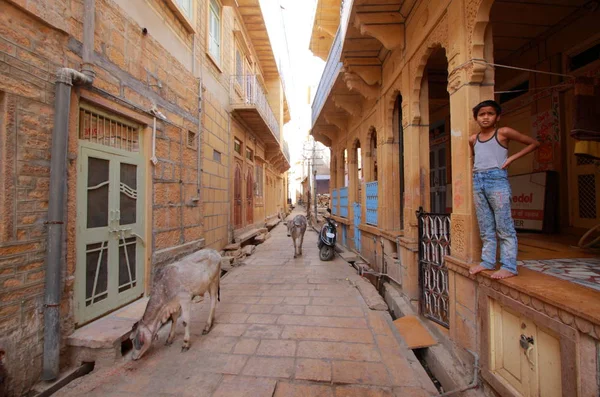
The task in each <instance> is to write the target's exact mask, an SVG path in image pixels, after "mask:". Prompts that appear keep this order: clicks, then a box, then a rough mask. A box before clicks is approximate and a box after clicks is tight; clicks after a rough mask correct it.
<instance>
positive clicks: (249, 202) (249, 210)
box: [246, 171, 254, 225]
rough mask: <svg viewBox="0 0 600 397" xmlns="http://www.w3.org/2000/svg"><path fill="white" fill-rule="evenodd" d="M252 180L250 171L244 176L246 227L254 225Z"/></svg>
mask: <svg viewBox="0 0 600 397" xmlns="http://www.w3.org/2000/svg"><path fill="white" fill-rule="evenodd" d="M253 198H254V179H253V178H252V171H248V175H247V176H246V222H247V224H248V225H251V224H252V223H254V200H253Z"/></svg>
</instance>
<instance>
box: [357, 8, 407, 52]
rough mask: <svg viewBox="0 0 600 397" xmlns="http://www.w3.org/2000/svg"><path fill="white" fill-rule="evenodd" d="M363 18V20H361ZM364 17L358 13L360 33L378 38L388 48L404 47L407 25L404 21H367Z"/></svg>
mask: <svg viewBox="0 0 600 397" xmlns="http://www.w3.org/2000/svg"><path fill="white" fill-rule="evenodd" d="M361 18H362V20H361ZM366 22H367V21H365V20H364V17H361V16H360V14H357V15H356V19H355V24H354V26H356V28H357V29H358V30H360V34H362V35H363V36H364V35H367V36H371V37H373V38H375V39H377V40H378V41H379V42H380V43H381V44H382V45H383V46H384V47H385V48H386V49H388V50H390V51H392V50H394V49H396V48H398V47H400V48H404V35H405V26H404V23H403V22H400V23H398V22H396V23H381V22H379V23H366ZM369 22H370V21H369Z"/></svg>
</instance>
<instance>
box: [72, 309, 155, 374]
mask: <svg viewBox="0 0 600 397" xmlns="http://www.w3.org/2000/svg"><path fill="white" fill-rule="evenodd" d="M148 299H149V298H142V299H138V300H137V301H135V302H132V303H130V304H129V305H127V306H125V307H123V308H121V309H119V310H117V311H115V312H113V313H111V314H109V315H107V316H104V317H102V318H99V319H98V320H95V321H92V322H91V323H89V324H87V325H85V326H83V327H81V328H79V329H77V330H76V331H75V332H73V333H72V334H71V335H70V336H69V337H68V338H67V345H68V346H70V347H71V349H70V350H69V354H70V359H71V362H72V363H81V362H96V365H98V364H101V365H102V364H103V365H112V364H114V363H115V362H117V361H118V360H120V359H121V358H122V357H123V353H122V349H121V348H122V344H123V342H127V340H128V338H129V334H130V332H131V328H132V327H133V324H135V322H136V321H138V320H139V319H141V318H142V315H143V314H144V310H146V305H147V303H148Z"/></svg>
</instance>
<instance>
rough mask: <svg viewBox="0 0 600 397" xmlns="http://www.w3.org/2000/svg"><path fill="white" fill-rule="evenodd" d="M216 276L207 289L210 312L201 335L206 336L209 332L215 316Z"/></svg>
mask: <svg viewBox="0 0 600 397" xmlns="http://www.w3.org/2000/svg"><path fill="white" fill-rule="evenodd" d="M217 277H218V275H217V276H216V277H215V280H214V281H213V282H212V284H210V287H209V288H208V293H209V295H210V312H209V313H208V320H207V321H206V327H204V330H203V331H202V335H206V334H208V333H209V332H210V329H211V328H212V323H213V317H214V315H215V307H216V306H217V294H218V293H219V280H218V278H217Z"/></svg>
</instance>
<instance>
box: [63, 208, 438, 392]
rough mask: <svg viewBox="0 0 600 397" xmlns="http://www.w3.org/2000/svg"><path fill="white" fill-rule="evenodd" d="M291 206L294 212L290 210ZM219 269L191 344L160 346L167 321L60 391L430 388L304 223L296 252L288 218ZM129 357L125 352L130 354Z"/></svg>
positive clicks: (341, 264) (196, 315) (345, 268)
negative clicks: (140, 350)
mask: <svg viewBox="0 0 600 397" xmlns="http://www.w3.org/2000/svg"><path fill="white" fill-rule="evenodd" d="M294 215H295V213H294V214H292V215H291V216H294ZM271 233H272V237H271V238H270V239H269V240H267V241H266V242H265V243H264V244H262V245H260V246H258V247H257V250H256V252H255V253H254V255H253V256H252V257H250V258H248V260H247V261H246V264H245V265H243V266H240V267H235V268H233V269H232V271H231V272H229V273H228V274H226V275H225V276H224V278H223V279H222V284H221V302H220V303H219V304H218V306H217V310H216V320H215V324H214V325H213V329H212V330H211V332H210V333H209V334H208V335H205V336H202V335H201V333H202V328H203V326H204V322H205V320H206V316H207V314H208V307H209V305H208V302H206V301H204V302H202V303H199V304H196V305H194V306H195V307H194V309H193V315H192V317H193V320H192V324H191V330H192V331H191V332H192V339H191V342H192V346H191V348H190V350H189V351H188V352H186V353H181V349H180V346H181V343H182V338H183V335H182V334H183V327H182V326H179V327H178V332H177V337H176V339H175V342H174V343H173V345H171V346H170V347H167V346H164V341H165V338H166V331H168V327H164V328H163V329H162V330H161V336H160V337H159V340H158V341H155V342H154V344H153V346H152V347H151V349H150V350H149V351H148V353H146V355H145V356H144V357H142V359H140V360H139V361H131V360H130V358H129V357H126V358H125V361H124V363H123V364H122V365H119V366H114V367H112V368H108V369H99V370H97V371H94V372H92V373H91V374H89V375H87V376H84V377H82V378H79V379H78V380H76V381H74V382H72V383H71V384H69V385H68V386H66V387H65V388H63V389H62V390H61V391H60V392H59V393H58V394H57V395H58V396H82V395H85V396H88V397H92V396H215V397H216V396H253V397H259V396H272V395H274V396H402V397H412V396H414V397H421V396H428V395H433V394H436V389H435V387H434V385H433V384H432V382H431V380H430V379H429V377H428V376H427V374H426V373H425V371H424V370H423V368H422V367H421V365H420V364H419V362H418V360H417V359H416V358H415V356H414V355H413V353H412V352H411V351H410V350H408V349H407V348H406V347H405V346H404V345H403V342H402V341H401V339H400V336H399V335H398V334H397V331H396V330H395V328H394V327H393V324H392V319H391V317H390V315H389V314H388V312H385V311H372V310H369V309H368V307H367V306H366V304H365V302H364V301H363V299H362V297H361V295H360V293H359V291H358V289H356V288H355V287H353V280H356V278H357V277H358V276H357V275H356V272H355V271H354V270H353V268H352V267H350V266H349V265H348V264H347V263H346V262H345V261H344V260H342V259H341V258H339V257H336V258H335V259H334V260H333V261H331V262H321V261H320V260H319V257H318V250H317V246H316V245H317V244H316V239H317V234H316V233H315V232H314V231H313V230H311V229H310V228H309V229H308V230H307V231H306V235H305V240H304V245H303V256H301V257H298V258H297V259H294V258H293V248H292V241H291V239H290V238H288V237H287V236H286V231H285V225H283V224H280V225H278V226H277V227H276V228H275V229H273V230H272V232H271ZM128 356H129V355H128Z"/></svg>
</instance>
